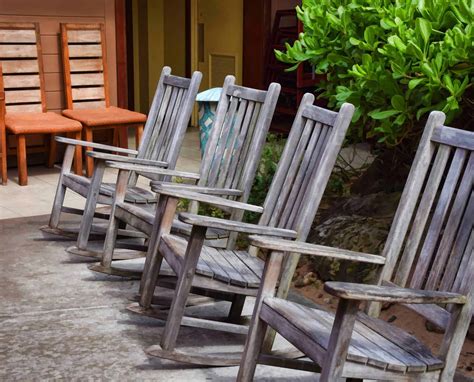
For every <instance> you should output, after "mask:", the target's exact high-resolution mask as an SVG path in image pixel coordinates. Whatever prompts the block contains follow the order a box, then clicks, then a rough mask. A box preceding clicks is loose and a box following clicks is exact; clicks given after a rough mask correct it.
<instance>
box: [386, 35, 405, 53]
mask: <svg viewBox="0 0 474 382" xmlns="http://www.w3.org/2000/svg"><path fill="white" fill-rule="evenodd" d="M387 41H388V43H389V44H390V45H392V46H394V47H396V48H397V49H398V50H399V51H401V52H403V53H405V51H406V50H407V46H406V45H405V44H404V43H403V41H402V39H401V38H400V37H398V36H390V37H389V38H388V39H387Z"/></svg>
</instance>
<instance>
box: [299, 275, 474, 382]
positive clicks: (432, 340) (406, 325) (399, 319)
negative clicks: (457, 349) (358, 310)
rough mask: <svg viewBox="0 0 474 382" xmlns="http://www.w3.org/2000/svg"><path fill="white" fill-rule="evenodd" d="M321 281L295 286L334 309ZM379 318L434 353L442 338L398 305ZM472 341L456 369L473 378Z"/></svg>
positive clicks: (385, 311)
mask: <svg viewBox="0 0 474 382" xmlns="http://www.w3.org/2000/svg"><path fill="white" fill-rule="evenodd" d="M322 287H323V283H322V282H319V281H316V282H314V283H312V284H310V285H307V286H304V287H301V288H297V290H298V291H299V292H300V293H302V294H303V295H304V296H305V297H306V298H308V299H310V300H312V301H314V302H315V303H317V304H321V305H324V306H328V307H329V308H330V309H331V310H334V311H335V310H336V307H337V301H338V300H337V298H335V297H333V296H331V295H330V294H328V293H326V292H325V291H324V290H323V288H322ZM381 318H382V319H384V320H390V321H392V320H393V321H392V324H394V325H396V326H398V327H400V328H402V329H404V330H406V331H407V332H409V333H410V334H413V335H414V336H416V337H417V338H418V339H419V340H421V341H422V342H423V343H424V344H426V345H427V346H428V347H429V348H430V349H431V350H432V351H433V352H434V354H436V353H437V350H438V348H439V346H440V344H441V341H442V340H443V334H442V333H436V332H432V331H428V330H427V329H426V327H425V321H426V320H425V319H423V317H421V316H419V315H418V314H416V313H414V312H412V311H411V310H409V309H407V308H405V307H403V306H400V305H392V306H390V307H389V308H388V309H385V310H383V311H382V314H381ZM473 369H474V341H473V340H470V339H468V338H466V340H465V342H464V346H463V349H462V352H461V356H460V358H459V362H458V370H459V371H460V372H461V373H462V374H464V375H465V376H468V377H471V378H474V370H473Z"/></svg>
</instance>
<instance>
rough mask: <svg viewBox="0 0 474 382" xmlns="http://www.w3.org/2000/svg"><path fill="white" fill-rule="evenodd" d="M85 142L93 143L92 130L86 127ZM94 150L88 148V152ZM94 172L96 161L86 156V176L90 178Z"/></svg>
mask: <svg viewBox="0 0 474 382" xmlns="http://www.w3.org/2000/svg"><path fill="white" fill-rule="evenodd" d="M83 131H84V140H85V141H87V142H93V139H94V138H93V134H92V128H91V127H88V126H84V129H83ZM90 150H92V147H86V151H90ZM93 172H94V159H93V158H91V157H90V156H86V176H87V177H88V178H90V177H91V176H92V174H93Z"/></svg>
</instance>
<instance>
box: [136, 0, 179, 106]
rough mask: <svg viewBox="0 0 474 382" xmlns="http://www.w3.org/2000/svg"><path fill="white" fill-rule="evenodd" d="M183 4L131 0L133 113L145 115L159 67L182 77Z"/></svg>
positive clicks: (156, 80) (172, 0) (158, 0)
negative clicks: (164, 67)
mask: <svg viewBox="0 0 474 382" xmlns="http://www.w3.org/2000/svg"><path fill="white" fill-rule="evenodd" d="M185 4H186V2H185V0H133V3H132V12H133V57H134V61H133V62H134V67H133V71H134V98H135V110H139V111H142V112H147V111H148V108H149V106H150V103H151V101H152V100H153V95H154V94H155V90H156V84H157V83H158V80H159V78H160V74H161V70H162V69H163V66H165V65H168V66H170V67H171V69H172V70H173V74H176V75H178V76H184V75H185V72H186V29H185V28H186V25H185V19H186V14H185V12H186V11H185ZM144 26H145V27H144ZM145 88H146V89H145Z"/></svg>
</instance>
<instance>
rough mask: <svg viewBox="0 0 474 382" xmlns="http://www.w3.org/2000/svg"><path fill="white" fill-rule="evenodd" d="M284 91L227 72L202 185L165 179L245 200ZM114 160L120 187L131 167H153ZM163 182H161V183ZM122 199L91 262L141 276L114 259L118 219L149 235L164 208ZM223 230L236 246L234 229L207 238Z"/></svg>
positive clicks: (182, 228) (235, 215) (179, 225)
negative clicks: (239, 80)
mask: <svg viewBox="0 0 474 382" xmlns="http://www.w3.org/2000/svg"><path fill="white" fill-rule="evenodd" d="M279 93H280V85H279V84H276V83H273V84H270V86H269V88H268V91H263V90H257V89H251V88H246V87H242V86H238V85H235V78H234V77H233V76H227V77H226V79H225V81H224V86H223V89H222V93H221V98H220V100H219V104H218V107H217V110H216V116H215V120H214V122H213V128H212V130H211V135H210V138H209V141H208V143H207V146H206V152H205V154H204V157H203V159H202V161H201V168H200V174H199V181H198V183H197V185H190V184H177V183H174V184H173V183H169V182H165V183H164V184H166V185H167V187H170V188H172V189H175V190H178V191H179V190H181V191H184V192H199V193H200V194H211V195H221V196H224V197H226V198H230V199H237V200H239V201H240V202H243V201H247V199H248V196H249V194H250V189H251V187H252V183H253V179H254V177H255V174H256V171H257V166H258V162H259V159H260V156H261V153H262V150H263V145H264V143H265V139H266V136H267V133H268V131H269V128H270V123H271V120H272V117H273V112H274V110H275V106H276V103H277V99H278V95H279ZM109 165H110V166H111V167H114V168H117V169H119V176H118V181H117V185H118V186H117V187H118V188H119V189H121V190H124V188H123V187H124V182H125V179H126V177H127V173H128V171H130V170H134V169H135V170H140V171H148V170H146V168H144V167H143V166H142V167H139V168H137V167H135V166H132V165H128V164H123V163H116V164H113V163H110V164H109ZM161 183H162V182H158V184H161ZM123 198H124V194H123V193H119V192H117V193H116V195H115V201H114V204H113V207H112V213H111V216H113V218H111V220H110V222H109V227H108V232H107V237H106V240H105V245H104V252H103V255H102V259H101V264H98V265H92V266H90V267H89V269H91V270H93V271H96V272H102V273H107V274H114V275H118V276H127V277H130V276H132V275H137V272H136V270H135V269H133V270H129V269H126V266H127V262H126V261H118V262H112V260H114V259H115V260H117V259H119V260H120V259H121V258H123V257H119V255H118V254H117V253H116V251H115V249H116V247H117V244H116V237H117V232H118V224H119V222H121V223H122V224H127V225H129V226H132V227H134V228H136V229H137V230H139V231H141V232H143V233H145V234H146V235H148V236H149V235H150V234H151V233H152V232H153V226H154V224H155V225H156V224H157V223H156V222H157V221H159V220H160V219H161V211H160V208H161V207H159V206H156V211H153V212H156V213H153V212H147V211H145V210H143V209H142V208H139V207H138V206H137V207H135V208H130V206H127V204H126V203H124V199H123ZM197 208H198V205H197V204H196V202H194V204H193V203H192V204H191V207H190V210H191V211H197ZM229 212H230V213H231V217H232V219H233V220H236V221H239V220H241V219H242V217H243V213H242V211H229ZM173 217H174V215H173ZM172 220H173V222H172V226H173V228H174V230H175V231H179V232H180V234H181V235H185V236H186V235H189V232H190V230H191V229H190V226H189V225H186V224H184V223H183V222H181V221H179V220H178V219H174V218H173V219H172ZM210 231H211V230H210ZM221 234H222V235H223V236H224V237H225V242H226V245H227V246H228V247H233V246H234V244H235V243H234V237H233V236H232V234H231V235H228V234H227V233H226V232H224V233H222V232H220V230H219V229H216V230H214V231H213V232H212V233H211V232H210V234H209V235H208V236H207V238H208V239H209V240H211V241H214V240H215V239H218V238H219V235H221ZM218 244H220V243H218ZM139 261H140V264H139V267H140V268H141V269H143V265H144V262H145V259H144V258H142V259H139ZM114 263H119V264H120V265H122V266H125V269H123V268H121V269H117V268H116V267H115V266H114ZM134 266H135V264H134ZM139 273H141V271H139Z"/></svg>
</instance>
